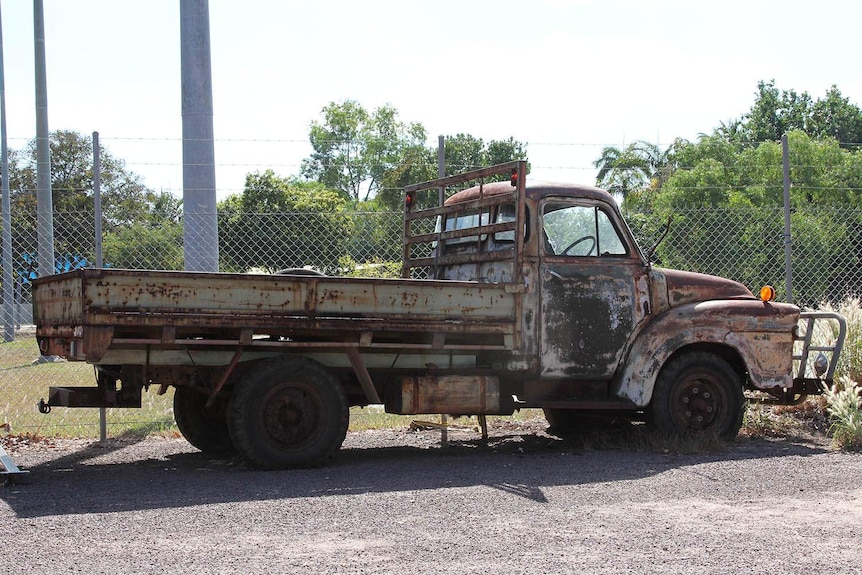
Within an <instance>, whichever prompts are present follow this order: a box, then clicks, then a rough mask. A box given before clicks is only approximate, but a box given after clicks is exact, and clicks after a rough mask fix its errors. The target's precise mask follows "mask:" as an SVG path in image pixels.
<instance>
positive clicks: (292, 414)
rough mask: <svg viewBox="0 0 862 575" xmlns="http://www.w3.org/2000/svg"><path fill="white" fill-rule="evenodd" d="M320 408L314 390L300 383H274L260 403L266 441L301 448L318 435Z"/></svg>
mask: <svg viewBox="0 0 862 575" xmlns="http://www.w3.org/2000/svg"><path fill="white" fill-rule="evenodd" d="M323 408H324V407H323V404H322V400H321V398H320V396H319V395H318V393H317V392H316V391H315V389H314V388H313V387H311V386H309V385H306V384H305V383H303V382H293V381H291V382H285V383H282V384H279V385H276V386H273V388H272V389H270V390H269V393H267V394H266V395H265V396H264V398H263V401H262V402H261V412H262V413H261V415H262V417H261V422H262V425H263V432H264V436H265V437H266V440H267V441H268V442H270V443H272V444H273V445H276V446H278V448H279V449H282V450H287V451H296V450H300V449H302V448H303V447H305V446H306V445H308V444H310V443H312V442H313V441H314V440H315V439H316V438H317V436H319V435H320V431H321V430H320V427H321V425H322V422H323Z"/></svg>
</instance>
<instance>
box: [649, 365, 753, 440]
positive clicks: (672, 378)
mask: <svg viewBox="0 0 862 575" xmlns="http://www.w3.org/2000/svg"><path fill="white" fill-rule="evenodd" d="M744 408H745V397H744V396H743V393H742V382H741V381H740V377H739V375H738V374H737V373H736V371H735V370H734V369H733V368H732V367H731V366H730V364H729V363H728V362H727V361H725V360H724V359H722V358H721V357H719V356H717V355H714V354H711V353H706V352H694V353H688V354H685V355H682V356H680V357H677V358H675V359H673V360H671V361H670V362H669V363H668V364H667V365H666V366H665V367H664V368H663V369H662V371H661V373H660V374H659V377H658V380H656V385H655V390H654V391H653V397H652V401H651V402H650V406H649V409H648V412H647V416H648V421H649V423H651V424H652V426H653V427H655V428H656V429H658V430H660V431H663V432H665V433H669V434H672V435H688V436H698V435H707V434H714V435H716V436H717V437H719V438H721V439H725V440H730V439H733V438H734V437H736V434H737V433H738V432H739V428H740V427H742V416H743V411H744Z"/></svg>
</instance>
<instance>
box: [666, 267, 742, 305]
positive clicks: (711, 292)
mask: <svg viewBox="0 0 862 575" xmlns="http://www.w3.org/2000/svg"><path fill="white" fill-rule="evenodd" d="M660 271H661V273H662V274H663V275H664V278H665V282H666V284H667V299H668V303H669V304H670V306H671V307H676V306H680V305H685V304H687V303H696V302H701V301H708V300H716V299H754V295H753V294H752V293H751V291H750V290H749V289H748V288H747V287H745V286H744V285H742V284H741V283H739V282H735V281H733V280H729V279H725V278H721V277H718V276H711V275H707V274H699V273H695V272H683V271H679V270H667V269H662V270H660Z"/></svg>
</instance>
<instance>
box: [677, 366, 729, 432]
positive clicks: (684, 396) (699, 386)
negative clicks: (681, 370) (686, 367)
mask: <svg viewBox="0 0 862 575" xmlns="http://www.w3.org/2000/svg"><path fill="white" fill-rule="evenodd" d="M727 402H728V398H727V397H726V396H725V393H724V388H723V387H722V385H721V384H720V382H719V381H718V380H717V379H716V378H715V377H714V376H713V375H711V374H709V373H707V372H697V373H693V374H690V375H689V376H688V377H686V378H685V379H684V380H683V381H682V382H681V383H680V385H678V386H677V387H676V389H675V390H674V393H673V395H672V397H671V408H672V409H671V413H672V417H673V420H674V422H675V424H676V426H677V427H678V428H680V429H682V430H686V431H689V432H704V431H707V430H709V429H717V428H718V427H720V425H717V424H720V422H721V420H722V418H723V417H724V416H725V413H726V412H727Z"/></svg>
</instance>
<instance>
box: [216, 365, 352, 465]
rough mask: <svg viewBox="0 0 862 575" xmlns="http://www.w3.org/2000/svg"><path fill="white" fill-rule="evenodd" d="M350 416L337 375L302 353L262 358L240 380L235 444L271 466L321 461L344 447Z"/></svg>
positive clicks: (233, 410) (232, 426) (234, 402)
mask: <svg viewBox="0 0 862 575" xmlns="http://www.w3.org/2000/svg"><path fill="white" fill-rule="evenodd" d="M348 421H349V411H348V405H347V398H346V396H345V395H344V391H343V390H342V388H341V385H340V384H339V382H338V380H337V379H336V378H335V376H333V375H332V373H331V372H330V371H329V370H328V369H327V368H325V367H324V366H323V365H321V364H319V363H317V362H316V361H313V360H310V359H308V358H303V357H292V356H284V357H279V358H275V359H271V360H268V361H266V362H264V363H262V364H261V365H260V367H259V369H256V370H254V371H252V372H251V373H250V375H249V377H248V378H247V379H246V380H245V381H242V382H240V384H239V385H238V386H237V389H236V390H235V391H234V394H233V398H232V399H231V403H230V408H229V410H228V428H229V430H230V436H231V439H232V440H233V443H234V445H235V446H236V448H237V449H238V450H239V451H240V453H242V454H243V455H244V456H245V457H246V459H248V460H249V461H250V462H251V463H252V464H253V465H256V466H258V467H262V468H266V469H282V468H286V467H307V466H314V465H320V464H322V463H323V462H324V461H326V459H328V458H329V457H330V456H331V455H332V454H333V453H335V451H336V450H338V449H339V448H340V447H341V444H342V442H343V441H344V437H345V435H346V434H347V425H348Z"/></svg>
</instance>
